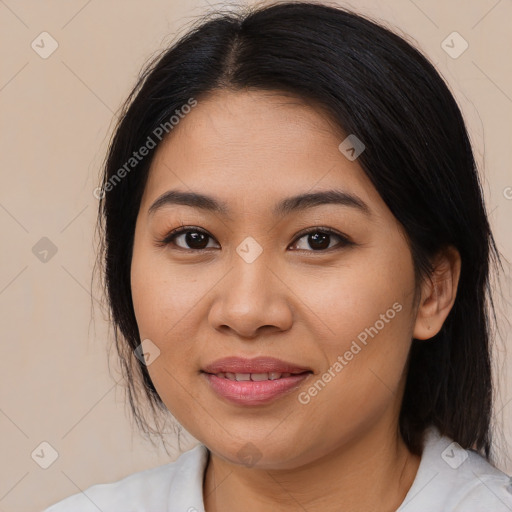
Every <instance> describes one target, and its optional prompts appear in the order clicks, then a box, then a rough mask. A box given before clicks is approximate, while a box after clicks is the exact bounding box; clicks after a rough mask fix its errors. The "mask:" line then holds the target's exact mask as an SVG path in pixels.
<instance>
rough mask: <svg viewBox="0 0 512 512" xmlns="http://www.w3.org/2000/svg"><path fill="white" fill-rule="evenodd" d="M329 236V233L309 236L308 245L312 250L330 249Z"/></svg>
mask: <svg viewBox="0 0 512 512" xmlns="http://www.w3.org/2000/svg"><path fill="white" fill-rule="evenodd" d="M329 236H330V235H329V234H327V233H319V232H318V233H314V234H312V235H309V241H308V243H309V245H310V246H311V248H312V249H326V248H327V247H329ZM318 244H319V245H318Z"/></svg>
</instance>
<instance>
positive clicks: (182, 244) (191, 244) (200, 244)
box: [160, 228, 213, 250]
mask: <svg viewBox="0 0 512 512" xmlns="http://www.w3.org/2000/svg"><path fill="white" fill-rule="evenodd" d="M210 239H213V238H212V237H211V236H210V235H209V234H208V233H207V232H206V231H203V230H201V229H197V228H181V229H178V230H174V231H172V232H171V233H169V234H168V235H167V236H166V237H165V239H164V240H162V242H161V244H160V245H168V244H173V245H176V246H177V247H179V248H180V249H185V250H187V249H188V250H203V249H207V248H208V243H209V241H210ZM210 247H211V246H210Z"/></svg>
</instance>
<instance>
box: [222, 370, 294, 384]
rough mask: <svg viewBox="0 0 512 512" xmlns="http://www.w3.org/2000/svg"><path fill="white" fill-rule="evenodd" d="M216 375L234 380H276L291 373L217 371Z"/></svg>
mask: <svg viewBox="0 0 512 512" xmlns="http://www.w3.org/2000/svg"><path fill="white" fill-rule="evenodd" d="M216 375H217V377H221V378H225V379H229V380H236V381H246V380H252V381H256V382H257V381H262V380H276V379H284V378H286V377H290V375H291V373H281V372H270V373H231V372H219V373H217V374H216Z"/></svg>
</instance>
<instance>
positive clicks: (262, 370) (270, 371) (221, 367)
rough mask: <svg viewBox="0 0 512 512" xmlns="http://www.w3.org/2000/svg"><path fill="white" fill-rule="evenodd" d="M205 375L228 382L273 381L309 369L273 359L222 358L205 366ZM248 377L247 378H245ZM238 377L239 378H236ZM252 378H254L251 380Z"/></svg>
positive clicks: (308, 369) (309, 369)
mask: <svg viewBox="0 0 512 512" xmlns="http://www.w3.org/2000/svg"><path fill="white" fill-rule="evenodd" d="M202 371H203V372H205V373H210V374H213V375H219V376H222V377H226V378H228V379H230V380H275V379H279V378H281V377H282V376H283V375H287V374H290V375H297V374H299V373H304V372H307V371H309V372H311V368H308V367H307V366H301V365H298V364H296V363H291V362H288V361H283V360H281V359H276V358H275V357H255V358H252V359H247V358H244V357H236V356H231V357H224V358H222V359H217V360H216V361H214V362H212V363H210V364H208V365H206V366H205V367H204V368H203V370H202ZM248 375H249V377H247V376H248ZM237 376H238V377H240V378H237ZM253 377H254V378H253Z"/></svg>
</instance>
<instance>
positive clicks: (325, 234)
mask: <svg viewBox="0 0 512 512" xmlns="http://www.w3.org/2000/svg"><path fill="white" fill-rule="evenodd" d="M332 237H336V238H337V239H338V240H339V242H338V244H335V245H331V242H332ZM302 239H305V240H306V241H305V243H304V244H303V245H304V246H306V245H307V246H309V247H310V248H311V249H312V250H313V251H325V250H327V249H332V248H333V247H336V246H341V247H344V246H346V245H350V244H351V242H350V241H349V240H348V238H347V237H345V236H343V235H341V234H339V233H336V232H334V231H333V230H332V229H328V228H325V229H324V228H316V229H314V230H310V231H308V232H306V233H303V234H302V235H301V236H300V237H299V238H297V239H296V240H299V241H300V240H302ZM304 246H303V247H299V242H297V241H296V242H295V243H294V248H295V249H298V250H306V251H308V250H310V249H308V248H307V247H304Z"/></svg>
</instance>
